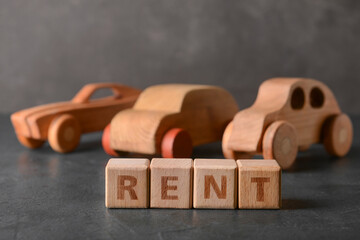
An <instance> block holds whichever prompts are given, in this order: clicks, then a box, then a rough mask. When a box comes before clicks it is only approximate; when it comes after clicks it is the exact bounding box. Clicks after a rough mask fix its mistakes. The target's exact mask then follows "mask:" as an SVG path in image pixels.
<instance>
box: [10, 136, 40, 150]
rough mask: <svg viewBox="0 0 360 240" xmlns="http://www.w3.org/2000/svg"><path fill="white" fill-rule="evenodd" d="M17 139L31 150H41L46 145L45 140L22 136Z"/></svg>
mask: <svg viewBox="0 0 360 240" xmlns="http://www.w3.org/2000/svg"><path fill="white" fill-rule="evenodd" d="M17 139H18V140H19V142H20V143H21V144H22V145H24V146H25V147H28V148H31V149H35V148H39V147H41V146H42V145H43V144H44V143H45V141H44V140H38V139H33V138H28V137H25V136H22V135H17Z"/></svg>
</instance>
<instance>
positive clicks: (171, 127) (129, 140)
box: [102, 84, 238, 158]
mask: <svg viewBox="0 0 360 240" xmlns="http://www.w3.org/2000/svg"><path fill="white" fill-rule="evenodd" d="M237 111H238V106H237V104H236V102H235V100H234V98H233V97H232V96H231V94H230V93H229V92H227V91H225V90H224V89H222V88H219V87H215V86H207V85H191V84H164V85H157V86H152V87H149V88H147V89H145V90H144V91H143V92H142V93H141V95H140V96H139V99H138V100H137V101H136V103H135V105H134V107H133V108H132V109H128V110H125V111H122V112H120V113H118V114H117V115H115V117H114V118H113V119H112V121H111V124H110V125H109V126H107V127H106V128H105V130H104V133H103V141H102V142H103V148H104V150H105V151H106V152H107V153H108V154H109V155H113V156H117V155H118V154H117V152H116V151H121V152H134V153H141V154H149V155H153V154H160V153H161V154H162V156H163V157H167V158H173V157H190V156H191V154H192V149H193V146H197V145H200V144H205V143H210V142H214V141H218V140H221V138H222V134H223V132H224V130H225V127H226V125H227V124H228V123H229V122H230V121H231V119H232V118H233V117H234V115H235V113H236V112H237Z"/></svg>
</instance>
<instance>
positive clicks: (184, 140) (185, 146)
mask: <svg viewBox="0 0 360 240" xmlns="http://www.w3.org/2000/svg"><path fill="white" fill-rule="evenodd" d="M192 149H193V146H192V140H191V136H190V134H189V133H188V132H187V131H185V130H184V129H181V128H173V129H170V130H169V131H168V132H166V133H165V135H164V137H163V139H162V142H161V155H162V156H163V157H164V158H188V157H191V154H192Z"/></svg>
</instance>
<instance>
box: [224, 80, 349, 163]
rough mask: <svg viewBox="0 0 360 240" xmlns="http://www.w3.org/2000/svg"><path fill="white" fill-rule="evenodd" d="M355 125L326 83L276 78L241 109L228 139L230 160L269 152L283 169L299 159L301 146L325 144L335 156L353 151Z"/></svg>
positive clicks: (226, 134)
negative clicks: (342, 110) (342, 111)
mask: <svg viewBox="0 0 360 240" xmlns="http://www.w3.org/2000/svg"><path fill="white" fill-rule="evenodd" d="M352 137H353V129H352V124H351V120H350V118H349V117H348V116H347V115H346V114H343V113H341V111H340V108H339V106H338V104H337V102H336V99H335V97H334V95H333V94H332V92H331V90H330V89H329V88H328V87H327V86H326V85H324V84H323V83H321V82H319V81H316V80H311V79H302V78H275V79H270V80H267V81H265V82H264V83H263V84H262V85H261V86H260V88H259V93H258V96H257V98H256V101H255V103H254V104H253V105H252V106H251V107H250V108H247V109H245V110H243V111H240V112H239V113H237V114H236V115H235V117H234V120H233V121H232V122H231V123H230V124H229V125H228V126H227V128H226V130H225V132H224V136H223V141H222V147H223V153H224V155H225V157H226V158H235V159H239V158H249V157H252V155H255V154H261V153H262V154H263V157H264V159H276V160H277V161H278V163H279V165H280V166H281V167H282V168H283V169H288V168H290V167H291V166H292V164H293V163H294V161H295V159H296V156H297V152H298V150H306V149H308V148H309V147H310V145H311V144H314V143H323V144H324V146H325V148H326V150H327V151H328V152H329V153H330V154H332V155H335V156H344V155H345V154H346V153H347V152H348V151H349V149H350V147H351V143H352Z"/></svg>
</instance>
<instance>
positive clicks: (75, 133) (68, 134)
mask: <svg viewBox="0 0 360 240" xmlns="http://www.w3.org/2000/svg"><path fill="white" fill-rule="evenodd" d="M80 136H81V130H80V126H79V123H78V121H77V120H76V119H75V118H74V117H73V116H72V115H70V114H64V115H61V116H59V117H57V118H55V119H54V120H53V121H52V122H51V124H50V129H49V136H48V138H49V143H50V146H51V148H52V149H53V150H54V151H57V152H61V153H66V152H71V151H73V150H74V149H75V148H76V147H77V145H78V144H79V142H80Z"/></svg>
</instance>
